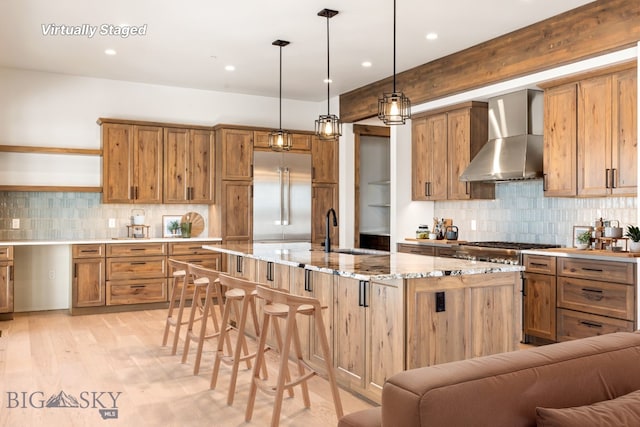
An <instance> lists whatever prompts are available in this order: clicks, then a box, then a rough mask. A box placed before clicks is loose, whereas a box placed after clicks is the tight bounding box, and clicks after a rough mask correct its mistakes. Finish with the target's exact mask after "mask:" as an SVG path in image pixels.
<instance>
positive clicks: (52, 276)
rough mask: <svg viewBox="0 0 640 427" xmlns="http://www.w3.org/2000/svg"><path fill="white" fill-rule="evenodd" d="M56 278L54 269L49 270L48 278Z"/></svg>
mask: <svg viewBox="0 0 640 427" xmlns="http://www.w3.org/2000/svg"><path fill="white" fill-rule="evenodd" d="M55 278H56V272H55V270H49V280H54V279H55Z"/></svg>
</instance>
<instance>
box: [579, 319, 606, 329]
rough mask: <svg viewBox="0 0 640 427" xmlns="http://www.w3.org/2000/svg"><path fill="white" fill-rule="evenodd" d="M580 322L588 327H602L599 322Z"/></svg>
mask: <svg viewBox="0 0 640 427" xmlns="http://www.w3.org/2000/svg"><path fill="white" fill-rule="evenodd" d="M580 324H582V325H584V326H586V327H588V328H602V325H601V324H600V323H595V322H589V321H587V320H581V321H580Z"/></svg>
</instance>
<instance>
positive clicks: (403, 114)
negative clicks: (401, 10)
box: [378, 0, 411, 125]
mask: <svg viewBox="0 0 640 427" xmlns="http://www.w3.org/2000/svg"><path fill="white" fill-rule="evenodd" d="M378 118H379V119H380V120H382V121H383V122H384V124H386V125H403V124H404V123H405V121H406V120H407V119H410V118H411V101H409V98H407V97H406V96H405V95H404V93H402V92H396V0H393V92H391V93H384V94H383V95H382V97H380V98H378Z"/></svg>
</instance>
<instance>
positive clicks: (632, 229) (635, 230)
mask: <svg viewBox="0 0 640 427" xmlns="http://www.w3.org/2000/svg"><path fill="white" fill-rule="evenodd" d="M624 237H628V238H629V239H631V242H629V252H640V228H639V227H637V226H635V225H628V226H627V232H626V233H625V235H624Z"/></svg>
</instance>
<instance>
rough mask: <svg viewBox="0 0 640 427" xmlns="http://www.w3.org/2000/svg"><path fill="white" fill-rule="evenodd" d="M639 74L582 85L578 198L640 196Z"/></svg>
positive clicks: (624, 73)
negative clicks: (639, 170) (639, 181)
mask: <svg viewBox="0 0 640 427" xmlns="http://www.w3.org/2000/svg"><path fill="white" fill-rule="evenodd" d="M636 81H637V77H636V70H635V68H634V69H632V70H625V71H621V72H618V73H614V74H610V75H606V76H600V77H594V78H591V79H588V80H584V81H581V82H580V83H579V84H578V89H579V91H578V195H579V196H604V195H609V194H616V195H635V194H636V187H637V155H636V153H637V147H636V144H637V111H636V110H637V106H636V99H637V92H636V90H637V89H636Z"/></svg>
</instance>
